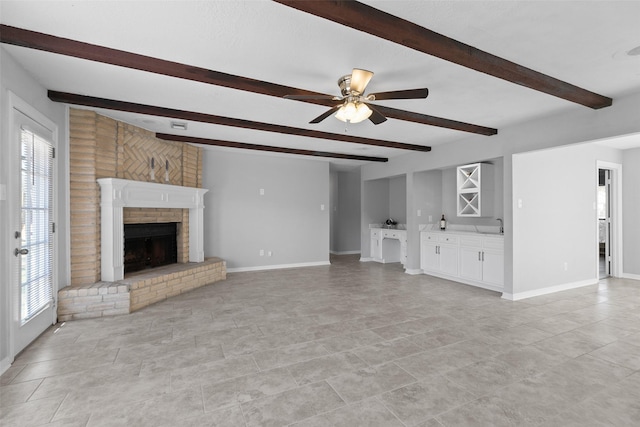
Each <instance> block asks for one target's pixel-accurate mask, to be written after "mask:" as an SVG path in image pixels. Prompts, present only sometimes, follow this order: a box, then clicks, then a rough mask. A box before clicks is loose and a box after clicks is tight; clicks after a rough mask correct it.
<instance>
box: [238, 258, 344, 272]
mask: <svg viewBox="0 0 640 427" xmlns="http://www.w3.org/2000/svg"><path fill="white" fill-rule="evenodd" d="M322 265H331V263H330V262H329V261H318V262H301V263H298V264H278V265H258V266H256V267H237V268H227V273H241V272H244V271H262V270H280V269H283V268H300V267H318V266H322Z"/></svg>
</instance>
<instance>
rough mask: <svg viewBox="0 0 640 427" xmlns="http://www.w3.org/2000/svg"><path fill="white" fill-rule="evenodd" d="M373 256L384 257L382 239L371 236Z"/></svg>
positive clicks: (376, 257)
mask: <svg viewBox="0 0 640 427" xmlns="http://www.w3.org/2000/svg"><path fill="white" fill-rule="evenodd" d="M371 258H374V259H380V258H382V254H381V253H380V239H377V238H376V239H374V238H371Z"/></svg>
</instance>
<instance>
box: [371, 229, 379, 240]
mask: <svg viewBox="0 0 640 427" xmlns="http://www.w3.org/2000/svg"><path fill="white" fill-rule="evenodd" d="M379 236H380V230H374V229H371V238H372V239H377V238H378V237H379Z"/></svg>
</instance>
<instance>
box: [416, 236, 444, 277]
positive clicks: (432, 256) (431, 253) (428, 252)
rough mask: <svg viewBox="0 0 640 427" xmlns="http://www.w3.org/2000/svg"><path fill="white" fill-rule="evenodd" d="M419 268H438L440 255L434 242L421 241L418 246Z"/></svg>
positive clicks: (428, 269) (432, 269)
mask: <svg viewBox="0 0 640 427" xmlns="http://www.w3.org/2000/svg"><path fill="white" fill-rule="evenodd" d="M420 268H421V269H423V270H425V271H437V270H440V256H439V255H438V246H437V245H436V244H435V243H431V242H423V243H422V245H421V247H420Z"/></svg>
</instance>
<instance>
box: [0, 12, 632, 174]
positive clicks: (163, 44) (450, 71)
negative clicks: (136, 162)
mask: <svg viewBox="0 0 640 427" xmlns="http://www.w3.org/2000/svg"><path fill="white" fill-rule="evenodd" d="M364 3H366V4H369V5H370V6H373V7H375V8H377V9H381V10H383V11H385V12H387V13H390V14H392V15H395V16H398V17H400V18H403V19H406V20H408V21H411V22H414V23H416V24H418V25H421V26H423V27H425V28H428V29H430V30H433V31H436V32H439V33H441V34H444V35H446V36H448V37H451V38H453V39H456V40H458V41H461V42H464V43H467V44H469V45H471V46H474V47H476V48H478V49H481V50H484V51H486V52H489V53H492V54H494V55H497V56H500V57H502V58H505V59H508V60H510V61H513V62H516V63H518V64H521V65H523V66H526V67H528V68H532V69H534V70H536V71H539V72H542V73H544V74H547V75H550V76H553V77H556V78H558V79H560V80H564V81H567V82H569V83H572V84H574V85H577V86H580V87H582V88H585V89H588V90H590V91H593V92H596V93H599V94H601V95H605V96H608V97H611V98H613V99H614V103H615V99H616V97H620V96H622V95H624V94H627V93H631V92H636V91H638V90H640V56H628V55H627V54H626V52H627V51H629V50H631V49H632V48H634V47H636V46H639V45H640V25H638V17H639V16H640V2H638V1H623V2H615V1H586V2H580V1H548V2H545V1H526V2H523V1H437V2H433V1H366V2H364ZM0 21H1V22H2V24H5V25H10V26H14V27H19V28H24V29H27V30H32V31H38V32H42V33H46V34H51V35H55V36H58V37H65V38H69V39H73V40H78V41H83V42H86V43H92V44H96V45H101V46H106V47H110V48H115V49H120V50H124V51H128V52H134V53H138V54H143V55H147V56H152V57H156V58H161V59H165V60H170V61H175V62H180V63H184V64H189V65H194V66H199V67H203V68H207V69H211V70H216V71H221V72H225V73H231V74H235V75H238V76H244V77H250V78H253V79H258V80H263V81H267V82H272V83H278V84H282V85H287V86H292V87H296V88H301V89H306V90H311V91H316V92H322V93H327V94H336V95H337V94H339V89H338V87H337V85H336V80H337V79H338V78H339V77H340V76H342V75H344V74H348V73H350V72H351V69H352V68H354V67H357V68H364V69H368V70H372V71H374V72H375V76H374V77H373V79H372V81H371V83H370V84H369V86H368V88H367V92H368V93H371V92H381V91H387V90H398V89H412V88H418V87H428V88H429V91H430V94H429V97H428V98H427V99H425V100H395V101H381V102H380V104H381V105H387V106H389V107H393V108H399V109H403V110H408V111H413V112H417V113H422V114H428V115H433V116H437V117H444V118H448V119H453V120H458V121H463V122H468V123H473V124H477V125H482V126H488V127H493V128H497V129H498V130H500V128H502V127H505V126H509V125H511V124H515V123H518V122H522V121H526V120H528V119H531V118H534V117H539V116H543V115H548V114H553V113H556V112H560V111H563V110H569V109H582V108H587V107H584V106H581V105H578V104H574V103H571V102H569V101H566V100H563V99H560V98H557V97H553V96H550V95H547V94H544V93H541V92H537V91H534V90H532V89H528V88H525V87H522V86H518V85H515V84H513V83H509V82H506V81H503V80H500V79H497V78H495V77H492V76H489V75H486V74H482V73H479V72H476V71H473V70H470V69H467V68H464V67H462V66H459V65H455V64H452V63H449V62H446V61H444V60H441V59H438V58H435V57H432V56H429V55H426V54H424V53H421V52H418V51H415V50H412V49H409V48H407V47H404V46H401V45H398V44H395V43H392V42H389V41H386V40H382V39H380V38H377V37H375V36H372V35H369V34H365V33H363V32H359V31H357V30H354V29H351V28H348V27H345V26H342V25H340V24H337V23H334V22H331V21H328V20H324V19H321V18H318V17H315V16H312V15H310V14H307V13H304V12H300V11H297V10H295V9H292V8H290V7H287V6H284V5H281V4H278V3H275V2H271V1H200V2H192V1H180V2H178V1H169V2H161V1H105V2H99V1H91V2H83V1H44V2H36V1H2V2H0ZM3 47H4V48H5V49H6V50H7V51H8V52H9V54H10V55H11V56H13V57H14V58H15V59H16V60H17V61H18V62H19V63H20V64H22V66H23V67H24V68H26V69H27V70H29V72H30V73H31V74H32V75H33V76H34V77H35V79H36V80H38V81H39V82H41V83H42V85H43V86H45V87H46V88H47V89H51V90H56V91H62V92H70V93H77V94H84V95H90V96H95V97H102V98H109V99H116V100H123V101H130V102H136V103H142V104H148V105H155V106H163V107H168V108H174V109H182V110H188V111H196V112H203V113H208V114H216V115H221V116H227V117H234V118H241V119H247V120H254V121H259V122H265V123H273V124H279V125H286V126H292V127H298V128H306V129H315V130H320V131H324V132H333V133H345V132H346V133H347V134H349V135H355V136H362V137H368V138H375V139H383V140H390V141H397V142H403V143H411V144H418V145H429V146H436V145H439V144H446V143H447V142H451V141H454V140H457V139H461V138H468V137H472V138H474V139H475V140H477V141H478V143H482V142H483V141H485V140H486V139H487V138H491V137H490V136H480V135H472V134H469V133H465V132H460V131H454V130H449V129H443V128H438V127H433V126H426V125H422V124H416V123H410V122H406V121H400V120H395V119H389V120H388V121H387V122H385V123H382V124H380V125H378V126H375V125H373V124H372V123H370V122H368V121H367V122H363V123H359V124H350V125H345V124H344V123H342V122H339V121H338V120H336V119H334V118H332V117H329V118H328V119H326V120H324V121H323V122H322V123H320V124H317V125H310V124H308V122H309V120H311V119H312V118H314V117H316V116H318V115H319V114H321V113H322V112H323V111H325V110H326V107H323V106H318V105H312V104H308V103H302V102H298V101H293V100H286V99H280V98H276V97H271V96H266V95H259V94H254V93H249V92H244V91H239V90H235V89H229V88H224V87H219V86H213V85H207V84H204V83H197V82H192V81H186V80H181V79H177V78H171V77H166V76H161V75H156V74H151V73H148V72H143V71H136V70H130V69H126V68H122V67H117V66H113V65H106V64H100V63H96V62H91V61H87V60H83V59H77V58H71V57H66V56H62V55H57V54H52V53H47V52H42V51H36V50H33V49H27V48H23V47H17V46H12V45H3ZM101 112H102V113H103V114H105V115H108V116H111V117H114V118H117V119H120V120H123V121H127V122H130V123H133V124H136V125H138V126H141V127H144V128H147V129H149V130H152V131H156V132H162V133H181V134H186V135H191V136H196V137H203V138H212V139H221V140H229V141H237V142H245V143H251V144H264V145H274V146H282V147H292V148H301V149H309V150H321V151H330V152H337V153H347V154H355V155H366V156H381V157H389V158H390V157H394V156H397V155H400V154H403V153H406V151H403V150H398V149H391V148H384V147H372V146H366V145H359V144H353V143H345V142H337V141H330V140H324V139H313V138H307V137H300V136H292V135H280V134H276V133H267V132H261V131H254V130H248V129H238V128H232V127H227V126H220V125H211V124H204V123H196V122H190V123H189V129H188V130H187V131H186V132H179V131H175V130H172V129H170V128H169V122H170V119H167V118H162V117H149V116H142V115H136V114H131V113H122V112H115V111H107V110H105V111H101ZM332 162H333V163H335V164H338V165H343V166H344V165H357V164H361V162H357V161H344V160H332Z"/></svg>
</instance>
